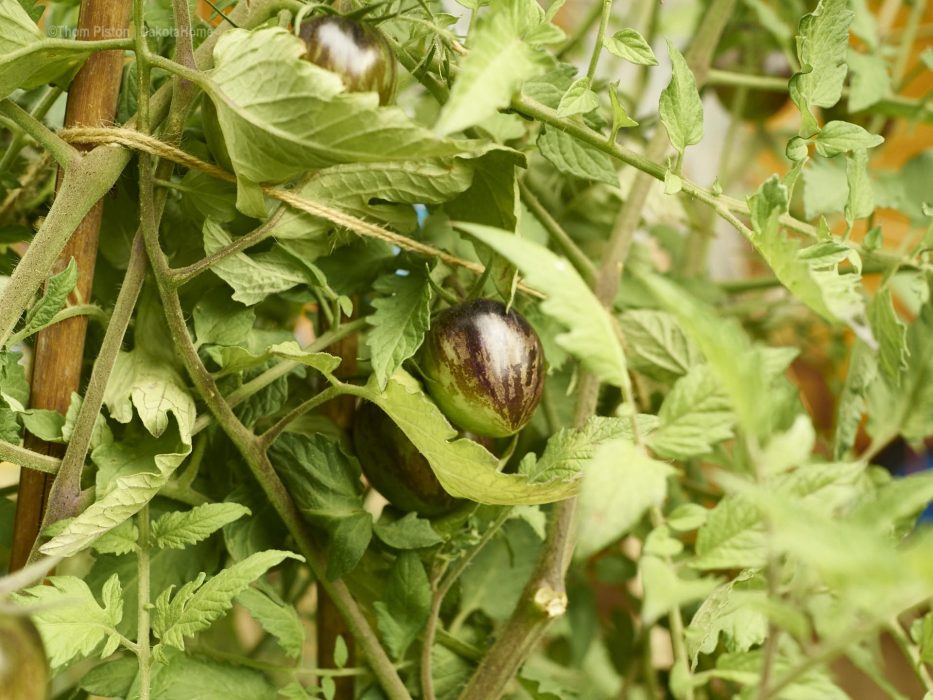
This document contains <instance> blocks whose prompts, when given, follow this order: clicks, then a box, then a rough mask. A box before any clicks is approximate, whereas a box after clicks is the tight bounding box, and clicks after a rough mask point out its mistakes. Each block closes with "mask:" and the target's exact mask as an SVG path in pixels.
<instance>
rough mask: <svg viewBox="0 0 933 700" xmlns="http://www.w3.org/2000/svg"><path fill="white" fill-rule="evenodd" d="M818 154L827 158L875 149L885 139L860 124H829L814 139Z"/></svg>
mask: <svg viewBox="0 0 933 700" xmlns="http://www.w3.org/2000/svg"><path fill="white" fill-rule="evenodd" d="M813 142H814V143H815V144H816V152H817V153H819V154H820V155H821V156H823V157H825V158H832V157H833V156H837V155H839V154H841V153H851V152H853V151H860V150H864V149H866V148H875V147H876V146H880V145H881V144H882V143H884V137H883V136H879V135H878V134H871V133H869V132H867V131H865V129H863V128H862V127H860V126H859V125H858V124H852V123H851V122H843V121H832V122H828V123H827V124H826V125H825V126H823V128H822V129H820V131H819V133H817V135H816V136H815V137H814V139H813Z"/></svg>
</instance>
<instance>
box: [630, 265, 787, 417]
mask: <svg viewBox="0 0 933 700" xmlns="http://www.w3.org/2000/svg"><path fill="white" fill-rule="evenodd" d="M641 279H642V280H643V281H644V282H645V284H646V285H647V286H648V288H649V289H650V291H651V293H652V294H653V295H654V296H655V298H656V299H657V300H658V301H659V302H660V304H661V307H662V308H663V309H665V310H666V311H667V312H668V313H670V314H671V315H672V316H674V318H676V319H677V321H678V323H679V325H680V327H681V329H683V332H684V333H685V334H686V336H687V337H688V338H690V339H691V340H692V341H693V342H694V343H696V345H697V347H699V349H700V351H702V353H703V354H704V355H705V356H706V359H707V361H708V362H709V364H710V367H711V368H712V369H713V372H714V373H715V374H716V376H717V378H718V380H719V383H720V385H721V386H722V387H723V388H724V389H725V390H726V393H727V395H728V396H729V399H730V401H731V403H732V407H733V409H734V410H735V414H736V417H737V419H738V422H739V423H740V424H741V425H743V426H744V427H745V429H746V430H748V431H749V432H751V433H752V434H755V435H762V434H764V433H765V432H766V431H767V429H768V426H769V421H770V402H769V400H768V397H769V392H768V388H767V387H768V378H767V376H766V373H765V372H764V367H763V366H762V353H761V350H760V349H758V348H756V347H754V346H753V345H752V343H751V341H750V340H749V338H748V336H747V335H746V333H745V331H744V329H743V328H742V327H741V326H740V325H739V324H738V323H737V322H736V321H735V320H733V319H719V318H717V317H716V316H715V314H714V312H713V310H712V309H710V308H709V307H708V306H706V305H705V304H703V303H702V302H701V301H700V300H699V299H697V298H695V297H693V296H691V295H689V294H687V293H686V292H685V291H684V290H682V289H680V288H679V287H677V286H675V285H674V284H672V283H671V282H669V281H667V280H666V279H664V278H662V277H659V276H656V275H651V276H647V275H645V276H642V277H641Z"/></svg>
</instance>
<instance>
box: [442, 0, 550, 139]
mask: <svg viewBox="0 0 933 700" xmlns="http://www.w3.org/2000/svg"><path fill="white" fill-rule="evenodd" d="M522 29H523V27H522V22H521V21H520V19H519V18H517V17H516V13H515V12H513V11H512V9H511V8H509V7H507V6H504V5H497V6H496V7H495V8H494V9H493V11H492V12H490V13H489V14H486V15H484V16H482V17H481V19H480V21H479V22H478V23H477V25H476V27H475V28H474V29H473V31H472V32H471V33H470V54H469V55H468V56H467V57H466V58H464V59H463V61H462V62H461V63H460V71H459V72H458V73H457V78H456V80H455V81H454V85H453V88H452V89H451V91H450V98H449V99H448V100H447V102H446V104H445V105H444V106H443V107H442V108H441V113H440V116H439V117H438V120H437V124H436V125H435V129H436V131H437V132H438V133H440V134H451V133H454V132H456V131H461V130H463V129H465V128H467V127H469V126H473V125H474V124H478V123H480V122H481V121H483V120H484V119H485V118H486V117H488V116H489V115H490V114H493V113H495V112H496V110H498V109H500V108H502V107H506V106H508V104H509V102H510V101H511V99H512V95H513V94H515V92H517V91H518V89H519V88H520V87H521V84H522V83H523V82H524V81H525V80H527V79H529V78H531V77H533V76H536V75H540V74H541V73H543V72H544V64H543V63H541V62H539V61H537V60H536V57H535V52H534V50H533V49H532V47H531V46H530V45H529V44H528V43H526V42H525V41H524V39H523V38H522V33H523V32H522Z"/></svg>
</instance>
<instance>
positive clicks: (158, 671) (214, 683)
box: [128, 650, 277, 700]
mask: <svg viewBox="0 0 933 700" xmlns="http://www.w3.org/2000/svg"><path fill="white" fill-rule="evenodd" d="M165 657H166V663H157V664H154V665H153V668H152V693H151V697H152V700H194V699H195V698H197V700H273V699H274V698H275V697H276V696H277V693H276V689H275V687H274V686H273V685H272V684H271V683H270V682H269V680H268V679H267V678H266V676H265V674H263V673H262V672H261V671H257V670H255V669H252V668H246V667H245V666H238V665H234V664H225V663H220V662H218V661H211V660H210V659H206V658H203V657H200V656H198V657H195V656H188V655H186V654H182V653H175V652H173V651H172V650H168V652H167V653H166V654H165ZM138 698H139V696H138V694H136V693H134V694H133V695H131V696H130V697H129V698H128V700H138Z"/></svg>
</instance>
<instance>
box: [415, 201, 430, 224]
mask: <svg viewBox="0 0 933 700" xmlns="http://www.w3.org/2000/svg"><path fill="white" fill-rule="evenodd" d="M412 206H413V207H414V208H415V216H417V217H418V228H424V222H425V221H427V220H428V208H427V207H426V206H425V205H423V204H412Z"/></svg>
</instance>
